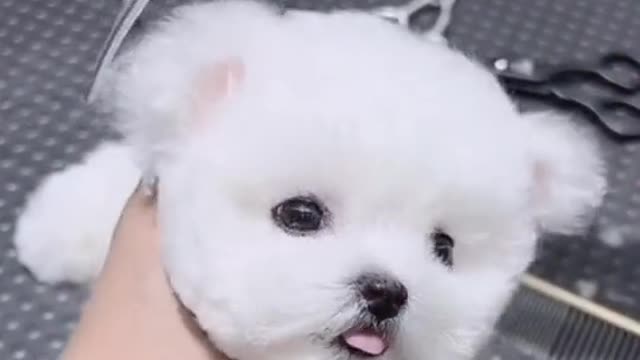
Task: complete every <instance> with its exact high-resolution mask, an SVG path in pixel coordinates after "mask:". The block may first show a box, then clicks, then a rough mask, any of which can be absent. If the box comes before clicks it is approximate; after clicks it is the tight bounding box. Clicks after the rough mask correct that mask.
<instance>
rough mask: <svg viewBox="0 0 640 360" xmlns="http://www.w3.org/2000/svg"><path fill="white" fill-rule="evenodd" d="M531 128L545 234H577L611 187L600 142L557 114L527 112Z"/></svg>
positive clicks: (536, 199) (536, 195)
mask: <svg viewBox="0 0 640 360" xmlns="http://www.w3.org/2000/svg"><path fill="white" fill-rule="evenodd" d="M523 117H524V120H525V121H526V123H527V126H528V127H530V128H529V129H530V132H529V133H530V138H529V145H530V150H531V154H532V160H533V161H532V162H531V179H532V197H531V201H532V204H533V212H534V217H535V220H536V222H537V224H538V226H539V228H540V230H543V231H548V232H554V233H561V234H572V233H576V232H579V231H581V230H583V229H584V227H585V226H588V225H590V223H591V221H592V215H593V214H594V212H595V210H596V209H597V208H598V207H599V206H600V205H601V203H602V201H603V198H604V195H605V193H606V188H607V179H606V170H605V165H604V162H603V159H602V155H601V153H600V148H599V146H598V143H597V141H596V140H595V138H594V137H593V136H592V134H590V133H589V132H588V131H586V129H584V128H580V127H578V126H577V125H575V124H574V123H573V122H571V121H570V120H569V119H567V118H564V117H562V116H560V115H558V114H552V113H532V114H524V115H523Z"/></svg>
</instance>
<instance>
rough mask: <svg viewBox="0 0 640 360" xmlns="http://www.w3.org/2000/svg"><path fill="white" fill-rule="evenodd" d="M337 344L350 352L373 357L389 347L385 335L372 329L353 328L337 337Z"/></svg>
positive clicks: (382, 353)
mask: <svg viewBox="0 0 640 360" xmlns="http://www.w3.org/2000/svg"><path fill="white" fill-rule="evenodd" d="M338 344H339V345H340V346H341V347H342V348H344V349H346V350H347V351H349V353H350V354H352V355H355V356H358V357H364V358H373V357H377V356H382V355H384V353H385V352H386V351H387V349H388V348H389V342H388V340H387V338H386V336H385V335H384V334H383V333H382V332H380V331H376V330H374V329H353V330H349V331H347V332H345V333H343V334H342V335H340V336H339V337H338Z"/></svg>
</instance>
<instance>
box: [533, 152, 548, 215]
mask: <svg viewBox="0 0 640 360" xmlns="http://www.w3.org/2000/svg"><path fill="white" fill-rule="evenodd" d="M549 172H550V169H549V167H548V166H546V165H545V164H544V163H543V162H542V161H536V162H535V163H534V164H533V185H534V189H533V197H534V204H536V205H538V204H540V203H541V202H544V201H545V199H546V198H547V197H548V196H549V191H550V190H551V189H549V176H550V174H549Z"/></svg>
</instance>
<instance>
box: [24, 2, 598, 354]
mask: <svg viewBox="0 0 640 360" xmlns="http://www.w3.org/2000/svg"><path fill="white" fill-rule="evenodd" d="M117 64H118V65H117V66H116V67H115V68H114V73H113V75H114V76H113V82H112V84H111V87H110V88H109V89H110V91H107V92H105V99H108V101H109V102H110V103H109V104H110V105H115V109H116V114H117V118H118V120H119V121H120V125H121V129H122V131H123V133H124V135H125V136H126V139H127V141H126V143H125V144H115V145H108V146H106V147H101V148H99V149H98V150H97V151H96V152H95V153H93V154H91V155H90V156H89V157H88V158H87V160H86V161H85V162H84V163H83V164H80V165H78V166H75V167H72V168H69V169H68V170H65V171H64V172H63V173H61V174H55V175H53V176H52V177H51V178H49V179H48V180H47V181H46V182H44V184H43V185H42V187H41V189H39V191H37V192H36V193H35V194H34V195H33V196H32V198H31V200H30V202H29V204H28V206H27V208H26V209H25V212H24V213H23V215H22V216H21V218H20V219H19V222H18V226H17V230H16V235H15V237H16V239H15V241H16V246H17V249H18V255H19V258H20V259H21V260H22V261H23V262H24V263H25V264H26V265H27V266H28V267H29V268H30V269H31V270H32V271H33V272H34V273H35V274H36V276H37V277H38V278H40V279H42V280H46V281H59V280H75V281H86V280H89V279H90V278H91V277H92V275H93V274H95V271H96V270H97V269H99V267H100V265H101V261H102V259H103V257H104V251H105V248H106V244H107V243H108V241H109V236H110V235H111V231H112V227H113V224H114V222H115V219H116V218H117V216H118V214H119V210H120V208H121V206H122V204H123V203H124V201H125V198H126V197H127V195H128V194H129V191H130V190H131V189H132V188H133V186H134V183H135V180H136V178H137V177H138V174H139V173H140V172H145V173H147V174H152V175H157V176H158V177H159V178H160V179H161V181H160V185H159V215H160V222H161V226H162V233H163V236H164V247H165V260H166V266H167V269H168V271H169V274H170V276H171V281H172V284H173V286H174V287H175V289H176V290H177V293H178V294H179V296H180V297H181V299H182V300H183V301H184V303H185V304H186V305H187V306H188V307H189V308H190V309H191V310H192V311H193V312H194V313H195V315H196V316H197V318H198V320H199V322H200V324H201V325H202V327H203V328H204V329H205V330H206V331H207V332H208V334H209V335H210V336H211V338H212V340H214V341H215V343H216V344H217V345H218V346H219V347H220V348H221V349H222V350H223V351H224V352H226V353H227V354H228V355H230V356H232V357H234V358H236V359H239V360H249V359H265V360H269V359H271V360H273V359H278V360H287V359H292V360H293V359H295V360H341V359H347V358H350V355H349V354H348V353H347V352H346V351H344V350H341V349H340V348H338V347H334V346H332V345H331V343H332V341H333V339H335V338H336V337H338V336H339V335H340V334H341V333H342V332H344V331H345V330H347V328H348V327H349V326H351V324H353V322H354V319H355V318H357V317H358V314H359V311H360V307H359V306H360V305H359V304H358V302H357V301H354V300H353V299H354V290H353V288H352V287H351V286H349V279H352V278H353V277H355V276H357V275H358V274H360V273H362V272H365V271H382V272H384V273H386V274H392V276H393V277H395V278H396V279H398V280H399V281H401V282H402V283H403V284H404V285H405V286H406V288H407V289H408V294H409V302H408V306H407V307H406V309H404V311H403V312H402V313H401V314H400V315H399V317H398V318H397V319H395V320H394V326H396V330H397V331H396V332H395V335H394V336H393V337H392V339H391V346H390V348H389V350H388V351H387V352H386V353H385V354H384V355H382V356H381V357H379V358H380V359H388V360H414V359H424V360H456V359H467V358H469V356H470V354H471V353H472V351H473V350H474V349H475V347H476V346H477V345H478V344H479V343H480V342H481V341H482V340H484V338H485V336H486V335H488V334H489V332H490V328H491V326H492V325H493V322H494V320H495V319H496V317H497V316H498V314H499V313H500V311H501V310H502V307H503V305H504V303H505V302H506V301H507V300H508V298H509V296H510V294H511V291H512V289H513V288H514V286H515V285H516V279H517V276H518V275H519V274H520V273H521V272H522V271H524V270H525V269H526V267H527V266H528V264H529V263H530V261H531V260H532V257H533V249H534V244H535V240H536V237H537V236H538V234H539V233H540V232H541V231H561V232H570V231H575V230H579V229H580V226H581V225H585V224H586V223H588V219H589V217H588V216H589V214H590V212H591V210H593V209H594V208H595V207H597V206H598V205H599V203H600V201H601V199H602V196H603V193H604V190H605V177H604V169H603V166H602V163H601V160H600V157H599V154H598V151H597V147H596V145H595V142H594V141H592V140H591V138H590V137H588V136H585V134H584V132H582V131H580V130H579V129H577V128H575V127H574V126H573V125H571V124H570V123H569V122H568V121H567V120H565V119H561V118H558V117H557V116H555V115H547V114H534V115H522V114H519V113H518V112H517V111H516V109H515V107H514V106H513V105H512V103H511V102H510V101H509V99H508V98H507V96H506V95H505V94H504V92H503V91H502V90H501V88H500V87H499V85H498V83H497V82H496V80H495V79H494V78H493V77H492V75H491V74H490V73H488V72H487V71H485V70H484V69H483V68H482V67H481V66H480V65H478V64H475V63H474V62H473V61H471V60H470V59H468V58H466V57H465V56H463V55H462V54H460V53H458V52H455V51H452V50H450V49H448V48H447V47H445V46H444V45H441V44H432V43H427V42H425V41H424V40H422V39H420V38H418V37H417V36H415V35H412V34H411V33H409V32H408V31H406V30H405V29H402V28H400V27H398V26H395V25H393V24H390V23H387V22H385V21H383V20H380V19H378V18H375V17H373V16H370V15H367V14H361V13H356V12H340V13H331V14H321V13H309V12H290V13H287V14H286V15H284V16H282V15H280V14H278V13H277V12H276V11H274V10H273V9H271V8H269V7H268V6H265V5H261V4H256V3H250V2H241V1H233V2H215V3H208V4H199V5H189V6H184V7H181V8H178V9H176V11H174V12H173V13H172V14H171V16H169V17H168V18H166V19H165V20H164V21H162V22H161V23H159V24H158V25H157V26H156V27H155V28H154V29H153V31H152V32H151V33H150V34H149V35H148V36H145V37H144V38H142V39H141V40H140V41H139V42H137V43H136V44H135V46H133V47H132V48H131V49H129V50H128V51H127V53H126V54H125V55H123V57H121V59H120V60H119V61H118V63H117ZM229 64H231V65H229ZM234 66H235V68H234ZM233 69H235V70H233ZM212 89H213V90H212ZM134 161H135V165H134ZM300 194H314V195H315V196H316V197H317V198H319V199H320V200H321V201H322V202H323V203H324V205H325V206H326V207H327V209H329V212H330V214H331V221H330V225H329V226H328V227H327V228H326V229H323V230H321V231H319V232H318V233H316V234H314V235H313V236H307V237H299V236H293V235H291V234H288V233H286V232H284V231H282V230H281V229H280V228H279V227H278V226H276V225H275V224H274V222H273V220H272V218H271V212H270V211H271V208H272V207H273V206H274V205H276V204H277V203H279V202H280V201H282V200H284V199H286V198H288V197H292V196H295V195H300ZM436 227H439V228H443V229H446V231H447V232H448V233H449V234H450V235H451V236H452V237H453V238H454V239H455V248H454V266H453V267H452V268H451V269H449V268H447V267H446V266H444V265H443V264H442V263H441V262H440V261H439V260H438V259H437V258H436V257H435V256H434V255H433V249H432V246H433V245H432V242H431V240H430V238H429V234H430V233H431V232H432V231H433V230H434V228H436Z"/></svg>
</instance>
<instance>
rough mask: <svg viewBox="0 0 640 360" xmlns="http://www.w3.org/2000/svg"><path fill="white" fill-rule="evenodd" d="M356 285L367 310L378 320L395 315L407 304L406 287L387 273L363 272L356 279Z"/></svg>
mask: <svg viewBox="0 0 640 360" xmlns="http://www.w3.org/2000/svg"><path fill="white" fill-rule="evenodd" d="M356 286H357V289H358V291H359V292H360V294H361V295H362V298H363V299H364V300H365V301H366V302H367V310H369V312H370V313H371V315H373V316H374V317H375V318H376V320H378V321H382V320H386V319H390V318H393V317H395V316H397V315H398V313H399V312H400V310H401V309H402V307H403V306H405V305H406V304H407V297H408V294H407V288H406V287H405V286H404V285H403V284H402V283H401V282H400V281H398V280H395V279H394V278H392V277H390V276H388V275H385V274H378V273H367V274H363V275H361V276H360V277H358V279H357V280H356Z"/></svg>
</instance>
